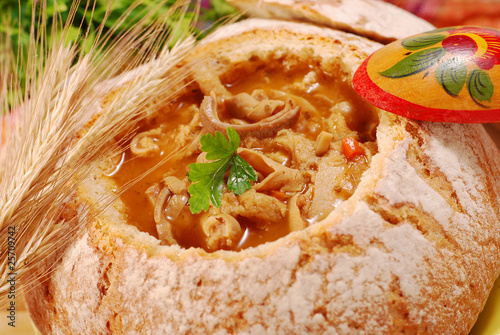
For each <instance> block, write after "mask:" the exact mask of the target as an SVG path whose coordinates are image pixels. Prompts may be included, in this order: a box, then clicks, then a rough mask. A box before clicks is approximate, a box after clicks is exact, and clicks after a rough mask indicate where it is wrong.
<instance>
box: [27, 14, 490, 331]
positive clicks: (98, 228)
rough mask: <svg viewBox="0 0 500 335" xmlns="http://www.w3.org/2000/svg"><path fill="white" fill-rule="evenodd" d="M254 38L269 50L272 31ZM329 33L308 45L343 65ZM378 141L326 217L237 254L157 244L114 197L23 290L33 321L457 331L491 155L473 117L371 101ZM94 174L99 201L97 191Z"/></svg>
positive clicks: (466, 314) (479, 303) (470, 308)
mask: <svg viewBox="0 0 500 335" xmlns="http://www.w3.org/2000/svg"><path fill="white" fill-rule="evenodd" d="M253 22H255V21H253ZM284 24H285V23H279V25H284ZM266 27H268V26H266ZM290 27H292V28H290V29H291V30H293V29H295V28H293V27H296V26H295V24H291V23H290ZM310 28H311V29H312V30H315V29H316V27H310ZM252 29H253V28H252ZM265 29H267V28H265ZM265 29H264V30H265ZM318 29H320V28H318ZM254 34H256V36H253V37H252V38H253V39H255V41H259V38H261V39H262V43H261V48H262V49H266V48H268V47H269V43H270V42H269V41H270V40H272V39H273V35H272V34H271V33H270V31H268V30H265V32H264V33H261V34H260V35H259V34H257V33H255V32H254ZM275 34H277V36H283V35H282V34H288V35H287V36H291V35H293V34H296V33H285V32H283V31H278V32H276V33H275ZM290 34H291V35H290ZM304 34H308V33H304ZM311 34H314V32H311ZM329 34H333V35H335V37H332V36H330V35H329V36H328V37H325V38H324V39H318V40H316V41H317V42H315V43H317V44H318V46H317V47H316V49H314V50H315V52H316V53H317V54H318V55H319V56H321V57H322V59H323V60H325V59H331V58H332V56H331V55H330V56H328V54H327V51H328V50H332V49H328V48H327V47H325V46H324V45H325V43H330V45H331V48H333V50H334V51H335V50H337V51H338V50H340V51H339V52H340V56H334V57H335V59H343V64H344V66H345V68H346V70H345V71H348V70H349V69H351V70H349V71H351V72H352V69H355V68H356V64H357V65H359V63H360V62H361V61H362V59H363V55H365V56H366V53H363V50H364V47H363V44H357V42H356V41H357V39H359V38H357V37H354V36H352V35H348V34H343V33H340V32H330V33H329ZM303 40H304V41H308V42H304V43H308V44H307V48H308V50H311V46H312V45H313V42H311V41H310V40H309V39H306V38H303ZM332 40H333V41H335V40H338V41H342V46H339V44H340V43H338V44H337V43H335V42H332ZM277 41H280V39H276V40H275V41H274V43H276V44H278V45H279V46H281V47H283V45H282V44H291V43H290V42H289V40H286V39H285V40H281V41H284V42H281V43H279V42H277ZM235 43H236V42H235ZM235 43H233V44H231V45H233V46H235V45H236V44H235ZM239 43H240V45H242V46H243V51H241V53H238V57H244V55H247V57H250V56H249V53H247V52H246V49H245V48H247V49H248V48H250V46H249V45H250V43H248V40H242V41H239ZM363 43H366V44H367V45H368V46H367V47H370V48H371V47H374V46H376V44H370V43H371V42H370V43H368V42H363ZM292 44H293V43H292ZM360 45H361V46H360ZM252 48H255V45H253V46H252ZM290 48H298V46H297V45H294V46H292V45H290ZM349 49H351V51H349ZM365 49H366V48H365ZM368 49H369V48H368ZM228 61H229V60H228ZM325 62H326V61H325ZM346 64H347V65H346ZM377 142H378V146H379V152H378V153H377V154H376V155H375V156H374V157H373V159H372V164H371V166H370V168H369V169H368V170H367V171H366V172H365V173H364V175H363V177H362V179H361V182H360V184H359V186H358V188H357V190H356V191H355V193H354V195H353V196H352V197H351V198H349V199H348V200H346V201H345V202H343V203H342V204H341V205H339V207H337V208H336V209H335V210H334V211H332V212H331V213H330V215H329V216H328V217H327V218H326V219H324V220H322V221H320V222H318V223H316V224H314V225H312V226H309V227H308V228H306V229H305V230H302V231H297V232H293V233H291V234H289V235H287V236H286V237H283V238H281V239H279V240H277V241H274V242H272V243H266V244H263V245H260V246H258V247H255V248H249V249H245V250H243V251H240V252H229V251H217V252H214V253H210V254H209V253H206V252H205V251H203V250H201V249H195V248H190V249H181V248H180V247H178V246H161V245H159V241H158V240H156V239H155V238H153V237H152V236H150V235H148V234H147V233H143V232H139V231H138V230H137V229H136V228H135V227H132V226H129V225H127V224H126V223H125V222H124V221H125V219H124V218H122V217H121V216H120V204H119V202H118V203H117V204H115V205H114V207H111V208H110V209H109V211H108V213H107V214H105V215H103V217H102V218H101V220H98V221H96V222H93V223H92V224H91V225H90V226H89V227H88V229H87V230H86V233H85V234H84V235H83V236H81V237H80V238H78V240H77V242H76V243H74V244H72V245H71V247H70V248H69V249H68V250H67V251H66V252H65V253H64V254H63V255H55V256H54V257H56V258H55V259H53V260H52V263H50V262H48V263H50V264H48V266H49V265H52V266H54V267H53V272H51V274H50V276H49V277H48V279H47V280H46V281H42V280H41V281H40V282H39V283H36V284H35V285H34V286H33V287H32V288H31V291H30V294H29V295H28V297H27V300H28V304H29V307H30V312H31V315H32V317H33V320H34V322H35V324H36V325H37V327H39V329H40V331H42V332H43V333H45V334H111V333H113V334H394V333H410V334H426V333H428V334H467V333H468V332H469V330H470V329H471V327H472V325H473V324H474V322H475V320H476V318H477V316H478V314H479V312H480V311H481V309H482V308H483V305H484V303H485V302H486V299H487V296H488V294H489V291H490V289H491V288H492V286H493V283H494V280H495V278H496V277H497V276H498V272H499V271H498V269H499V268H500V226H499V225H500V224H499V216H500V210H499V199H500V194H499V192H500V182H499V179H498V176H500V157H499V153H498V151H496V148H495V147H494V144H493V143H492V141H491V140H490V139H489V137H488V135H487V134H486V132H485V131H484V129H483V128H482V126H481V125H457V124H437V123H425V122H416V121H410V120H406V119H404V118H401V117H398V116H394V115H391V114H388V113H385V112H383V111H381V112H380V124H379V126H378V128H377ZM91 179H92V178H91ZM93 183H94V184H92V185H91V186H88V187H89V190H92V192H94V195H93V196H89V198H95V199H98V198H99V196H100V193H105V192H106V187H104V186H100V185H99V178H96V180H95V181H93ZM96 183H97V184H96ZM89 192H90V191H87V192H86V193H85V194H89ZM59 256H61V257H60V258H58V257H59Z"/></svg>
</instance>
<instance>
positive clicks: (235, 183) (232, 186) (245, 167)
mask: <svg viewBox="0 0 500 335" xmlns="http://www.w3.org/2000/svg"><path fill="white" fill-rule="evenodd" d="M256 180H257V173H256V172H255V170H254V169H253V167H252V166H251V165H250V164H248V163H247V162H246V161H245V160H244V159H243V158H241V156H240V155H238V154H235V155H234V158H233V161H232V162H231V168H230V169H229V176H228V179H227V188H228V190H230V191H232V192H234V194H236V195H240V194H242V193H243V192H245V191H246V190H249V189H250V188H251V187H252V185H251V184H250V181H256Z"/></svg>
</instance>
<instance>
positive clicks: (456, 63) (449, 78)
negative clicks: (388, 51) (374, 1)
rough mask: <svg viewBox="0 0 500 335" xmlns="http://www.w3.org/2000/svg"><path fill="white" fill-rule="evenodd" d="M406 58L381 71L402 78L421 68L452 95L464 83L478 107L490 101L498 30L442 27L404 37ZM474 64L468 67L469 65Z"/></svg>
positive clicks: (499, 51)
mask: <svg viewBox="0 0 500 335" xmlns="http://www.w3.org/2000/svg"><path fill="white" fill-rule="evenodd" d="M401 45H402V46H403V48H405V49H406V50H408V52H407V53H406V54H405V57H404V58H403V59H401V60H400V61H399V62H397V63H396V64H395V65H394V66H392V67H391V68H389V69H387V70H385V71H382V72H381V73H380V74H381V75H383V76H385V77H388V78H403V77H407V76H412V75H416V74H418V73H421V72H423V71H426V70H428V71H426V72H425V73H424V76H427V75H429V73H430V72H431V69H433V70H434V75H435V77H436V79H437V81H438V82H439V84H440V85H441V86H442V87H443V89H444V90H445V91H446V93H448V94H449V95H451V96H458V95H459V93H460V92H461V91H462V89H463V87H464V86H466V87H467V90H468V93H469V95H470V97H471V99H472V100H473V101H474V102H475V103H476V104H477V105H478V106H480V107H483V108H487V107H486V106H485V105H484V102H485V101H488V102H491V97H492V96H493V91H494V85H493V82H492V80H491V77H490V74H489V73H488V71H489V70H491V69H492V68H493V67H494V66H495V65H498V64H500V31H498V30H495V29H491V28H483V27H452V28H442V29H436V30H433V31H430V32H428V33H424V34H421V35H417V36H414V37H411V38H407V39H405V40H403V41H402V42H401ZM471 63H472V64H475V66H473V67H471V66H470V64H471Z"/></svg>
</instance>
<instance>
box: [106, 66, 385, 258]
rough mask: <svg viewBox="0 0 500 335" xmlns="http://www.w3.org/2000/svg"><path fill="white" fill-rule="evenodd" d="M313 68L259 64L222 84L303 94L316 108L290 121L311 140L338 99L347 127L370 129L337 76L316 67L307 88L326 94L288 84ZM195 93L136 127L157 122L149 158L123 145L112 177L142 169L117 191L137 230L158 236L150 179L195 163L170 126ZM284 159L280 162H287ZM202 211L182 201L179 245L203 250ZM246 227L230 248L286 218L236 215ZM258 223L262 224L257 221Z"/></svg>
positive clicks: (256, 240)
mask: <svg viewBox="0 0 500 335" xmlns="http://www.w3.org/2000/svg"><path fill="white" fill-rule="evenodd" d="M309 71H311V69H304V70H303V71H290V72H288V73H283V72H282V71H278V70H271V71H269V70H267V71H265V70H257V71H255V72H253V73H252V74H250V75H248V76H245V77H244V78H241V79H240V80H237V81H235V82H231V83H226V87H227V88H228V90H229V91H230V92H231V93H232V94H238V93H241V92H247V93H251V92H252V91H253V90H254V89H264V90H271V89H277V90H283V91H286V92H287V93H291V94H295V95H297V96H300V97H302V98H305V99H306V100H307V101H308V102H309V103H310V104H311V105H312V106H314V107H315V109H316V111H317V113H315V114H311V113H307V114H304V113H301V116H300V118H299V120H298V122H297V123H296V124H295V125H294V126H293V127H292V129H293V130H294V131H297V132H301V133H303V134H304V135H305V136H306V137H307V138H309V139H312V140H314V139H315V138H316V137H317V135H318V134H319V133H320V132H321V131H322V130H323V128H324V125H323V124H324V121H323V119H324V118H325V117H328V115H329V114H330V111H329V109H330V108H331V107H332V106H333V105H335V104H336V103H338V102H340V101H348V102H350V103H351V104H352V106H353V108H354V113H353V115H355V116H356V118H354V119H351V120H350V124H349V126H350V128H352V129H354V130H357V131H359V132H360V133H363V132H366V131H368V129H369V128H370V127H371V126H372V124H373V122H376V121H375V120H376V116H374V115H373V112H371V111H370V108H367V106H366V105H364V103H363V102H362V101H361V99H359V98H358V97H357V95H356V93H355V92H354V91H353V90H352V89H351V88H350V86H349V85H348V84H347V83H346V82H345V81H344V80H342V79H341V78H337V77H335V76H333V75H330V74H327V73H324V72H320V73H317V77H318V80H317V83H314V84H312V85H311V91H314V94H316V95H317V94H318V93H319V94H321V95H322V96H324V97H325V98H321V99H316V98H314V97H313V96H312V94H311V93H310V92H307V91H306V92H299V91H296V90H294V89H293V88H291V89H287V87H290V84H291V83H293V82H295V81H300V80H302V79H303V77H304V75H306V74H307V73H308V72H309ZM199 93H200V92H197V94H193V96H195V98H193V97H191V98H190V99H184V100H183V98H182V97H181V98H180V99H179V100H176V101H173V102H171V103H170V104H168V105H166V106H165V107H164V108H163V109H162V110H161V111H160V113H163V114H164V115H166V114H168V115H167V117H161V119H162V120H165V121H163V122H161V123H157V124H154V125H150V126H147V127H144V128H143V129H141V130H140V131H146V130H149V129H152V128H157V127H161V129H162V131H161V134H160V135H158V136H156V137H155V139H154V140H155V141H156V143H157V144H158V146H159V147H160V149H161V153H160V154H159V155H157V156H155V157H153V158H144V157H132V154H131V152H130V150H127V151H126V152H125V153H124V157H122V162H121V163H120V164H119V166H117V168H116V170H115V172H114V173H113V174H112V178H113V179H114V180H115V182H116V183H117V184H118V186H123V185H125V184H126V183H127V182H129V181H130V180H132V179H134V178H136V177H137V176H139V175H143V176H142V177H141V178H140V181H139V182H137V183H135V184H134V185H133V186H132V187H130V188H129V189H128V190H127V191H125V192H124V193H123V195H122V196H121V199H122V201H123V202H124V203H125V205H126V208H127V215H128V220H129V223H130V224H132V225H134V226H136V227H137V228H138V229H139V230H141V231H144V232H147V233H149V234H151V235H152V236H155V237H158V234H157V231H156V224H155V222H154V219H153V210H154V206H153V205H152V204H151V203H150V201H149V200H148V199H147V197H146V195H145V192H146V190H147V189H148V188H149V187H150V186H151V185H153V184H154V183H158V182H160V181H161V180H162V179H163V178H164V177H165V176H167V175H173V176H176V177H178V178H179V179H182V178H184V177H185V176H186V174H187V173H188V171H189V168H188V165H189V164H191V163H194V162H195V161H196V158H197V156H198V154H199V152H198V153H196V154H193V155H191V156H188V157H183V156H182V155H179V150H180V148H178V147H177V146H176V145H175V142H174V138H173V136H174V134H173V130H174V129H175V128H177V127H178V126H179V125H186V124H189V122H190V121H191V120H192V118H193V116H194V113H196V111H195V110H194V109H193V108H189V105H190V104H192V103H193V102H194V103H196V104H197V106H199V105H200V103H201V99H202V95H201V94H199ZM258 150H259V151H262V152H263V153H268V152H271V151H274V152H275V151H279V150H280V148H279V146H277V145H272V144H271V145H268V146H266V147H263V148H258ZM286 163H287V162H283V164H286ZM199 217H200V214H191V213H190V211H189V207H188V206H187V205H186V206H185V208H184V209H183V211H182V212H181V215H180V216H179V218H178V219H177V221H179V220H181V221H183V222H177V223H176V222H174V224H173V226H174V236H175V238H176V240H177V242H178V243H179V245H180V246H182V247H184V248H189V247H200V248H203V249H205V250H207V246H206V242H205V237H204V233H203V232H202V230H201V227H200V225H199V224H196V222H197V221H198V220H199ZM237 219H238V222H239V223H240V225H241V227H242V230H243V232H244V234H243V238H242V239H241V241H240V242H239V243H238V244H237V245H236V246H235V247H233V248H232V249H230V250H235V251H237V250H242V249H245V248H248V247H252V246H257V245H259V244H263V243H265V242H270V241H274V240H276V239H278V238H280V237H283V236H285V235H287V234H288V233H289V227H288V221H287V218H285V219H283V220H282V221H281V222H275V223H273V224H271V225H266V227H265V229H258V228H257V225H259V223H256V222H251V221H250V220H249V219H246V218H237ZM261 228H262V227H261Z"/></svg>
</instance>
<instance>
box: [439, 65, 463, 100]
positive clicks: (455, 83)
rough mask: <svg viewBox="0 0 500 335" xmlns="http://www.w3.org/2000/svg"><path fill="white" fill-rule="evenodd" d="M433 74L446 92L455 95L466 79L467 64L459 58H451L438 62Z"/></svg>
mask: <svg viewBox="0 0 500 335" xmlns="http://www.w3.org/2000/svg"><path fill="white" fill-rule="evenodd" d="M434 74H435V75H436V79H437V80H438V82H439V83H440V84H441V86H443V88H444V89H445V91H446V93H448V94H449V95H451V96H457V95H458V94H459V93H460V91H461V90H462V87H464V85H465V80H466V79H467V65H466V64H465V62H464V61H462V60H461V59H460V58H452V59H450V61H446V62H442V63H440V64H439V65H438V67H437V68H436V72H435V73H434Z"/></svg>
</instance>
